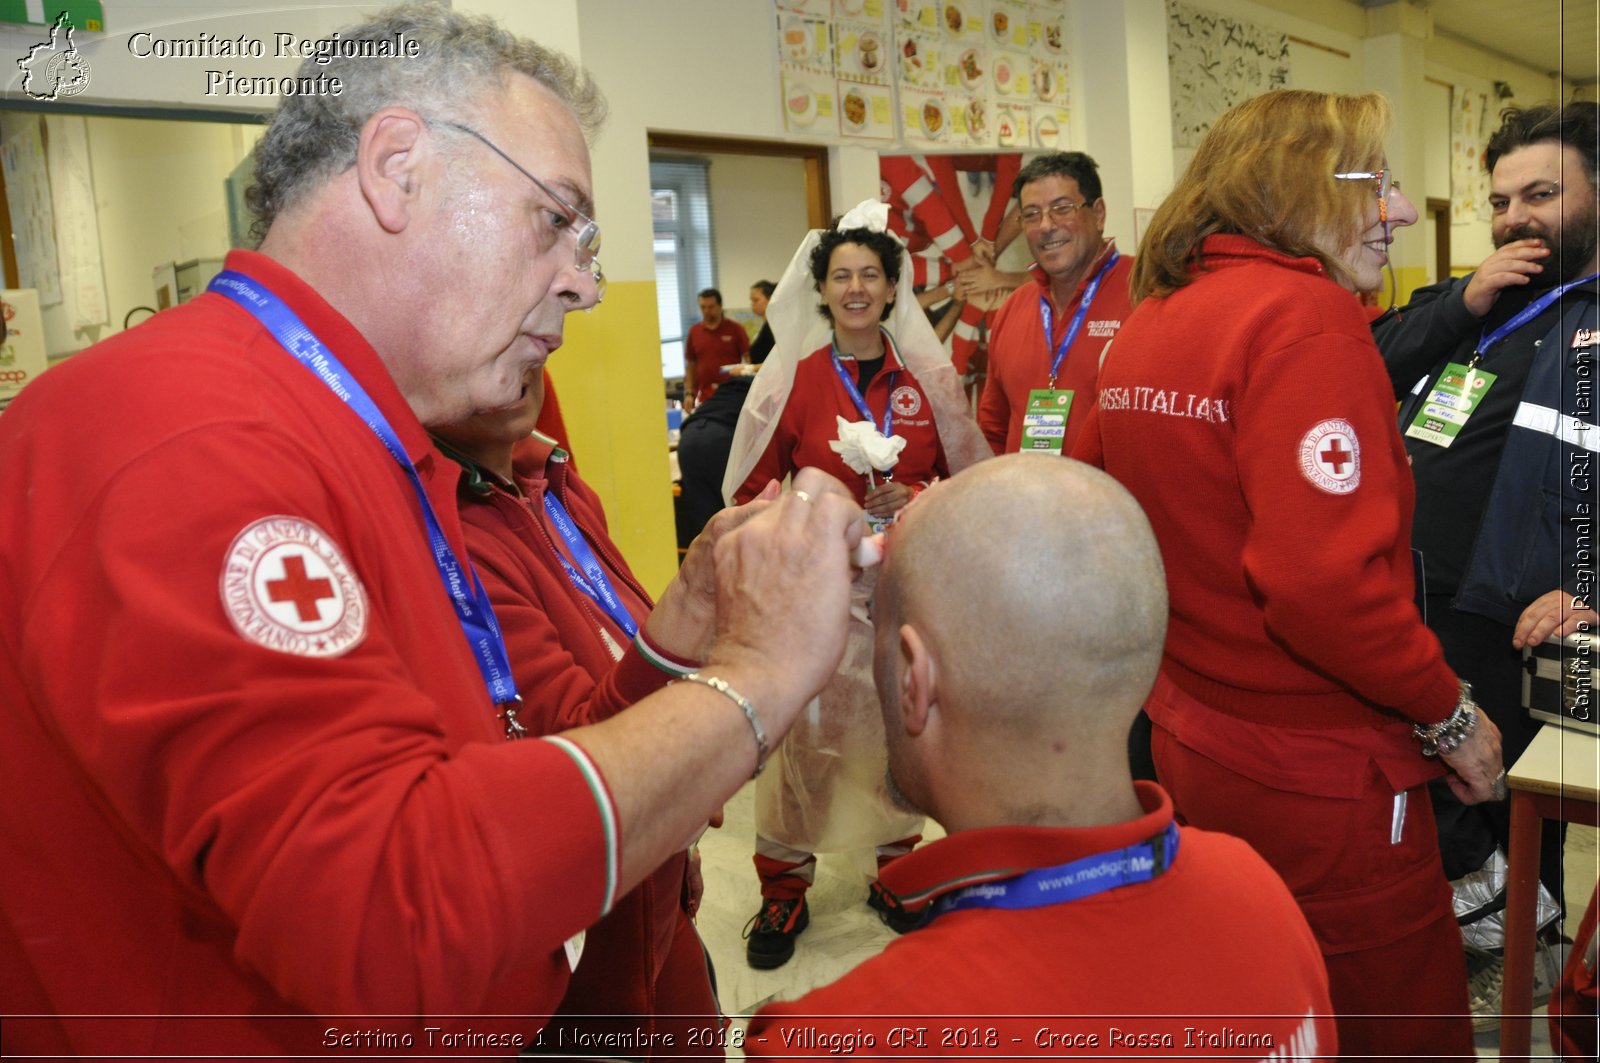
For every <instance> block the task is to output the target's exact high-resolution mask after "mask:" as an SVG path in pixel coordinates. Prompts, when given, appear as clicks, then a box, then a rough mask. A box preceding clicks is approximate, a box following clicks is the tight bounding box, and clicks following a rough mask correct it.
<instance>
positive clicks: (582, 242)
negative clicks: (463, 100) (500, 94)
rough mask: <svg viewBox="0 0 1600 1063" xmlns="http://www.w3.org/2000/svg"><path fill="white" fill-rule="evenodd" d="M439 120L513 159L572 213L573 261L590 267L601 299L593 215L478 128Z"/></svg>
mask: <svg viewBox="0 0 1600 1063" xmlns="http://www.w3.org/2000/svg"><path fill="white" fill-rule="evenodd" d="M436 124H438V125H442V126H444V127H445V128H446V129H454V130H455V131H456V132H458V133H465V134H466V135H467V136H469V137H471V138H472V139H474V140H476V141H477V142H478V143H480V144H482V145H483V146H484V147H486V148H488V149H489V150H490V151H492V152H494V153H495V154H496V155H498V156H500V157H501V158H502V159H504V160H505V161H506V162H508V163H510V164H511V167H512V168H513V169H514V170H516V171H517V172H518V173H520V174H521V175H522V176H524V177H526V178H527V179H528V180H530V181H532V182H533V183H534V184H535V185H537V186H538V187H539V190H540V191H541V192H543V193H544V194H545V195H547V196H549V197H550V198H551V199H553V200H555V201H556V205H557V206H559V207H560V208H561V209H562V210H564V211H566V212H567V213H569V214H571V215H572V216H573V217H572V218H563V219H562V223H563V224H564V225H565V226H566V227H567V228H568V229H572V230H573V231H575V232H576V233H577V246H576V248H575V251H574V258H573V261H574V262H575V263H576V264H577V266H578V268H579V269H584V270H588V271H589V276H591V277H593V278H594V286H595V301H596V302H599V301H600V300H601V299H602V298H604V296H605V294H606V275H605V274H604V273H603V272H601V269H600V225H599V223H598V222H596V221H595V220H594V219H593V218H591V217H589V215H587V214H585V213H584V212H583V211H581V210H579V209H578V208H577V207H574V206H573V205H572V204H571V203H568V202H567V201H566V200H565V199H563V198H562V197H561V196H560V194H559V193H557V192H556V190H555V189H553V188H551V187H550V186H549V185H547V184H545V183H544V182H543V181H541V180H539V179H538V178H537V177H535V176H533V174H531V173H529V172H528V171H527V170H524V169H523V168H522V166H521V164H520V163H518V162H517V160H516V159H513V158H512V157H511V156H509V155H507V154H506V153H505V152H503V151H501V150H500V148H499V146H498V145H496V144H495V142H494V141H492V140H490V139H489V138H488V137H486V136H484V135H483V134H482V133H480V132H478V131H477V130H476V129H473V128H471V127H469V126H464V125H461V124H460V123H458V122H447V121H443V120H440V121H438V122H437V123H436ZM574 219H576V220H574Z"/></svg>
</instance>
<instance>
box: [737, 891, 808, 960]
mask: <svg viewBox="0 0 1600 1063" xmlns="http://www.w3.org/2000/svg"><path fill="white" fill-rule="evenodd" d="M810 923H811V915H810V913H809V912H808V911H807V909H806V899H805V898H804V897H796V898H794V899H793V900H776V899H774V898H772V897H763V898H761V910H760V911H759V912H757V913H756V914H755V915H754V916H752V917H751V919H750V922H748V923H746V924H745V928H744V936H745V938H746V939H747V940H746V941H745V946H744V955H745V959H747V960H749V961H750V966H752V967H754V968H756V969H757V970H761V971H770V970H771V969H772V968H774V967H782V966H783V965H784V964H786V963H788V962H789V957H791V956H793V955H794V939H795V938H797V937H799V936H800V932H801V931H802V930H804V929H805V928H806V927H807V926H808V925H810Z"/></svg>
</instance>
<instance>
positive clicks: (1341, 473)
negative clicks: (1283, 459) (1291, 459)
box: [1300, 418, 1361, 495]
mask: <svg viewBox="0 0 1600 1063" xmlns="http://www.w3.org/2000/svg"><path fill="white" fill-rule="evenodd" d="M1300 471H1301V472H1302V473H1304V474H1305V477H1306V479H1307V480H1310V481H1311V485H1312V486H1313V487H1316V488H1319V489H1321V490H1323V491H1326V492H1328V493H1329V494H1330V495H1345V494H1349V493H1350V492H1351V491H1354V490H1355V489H1356V488H1357V487H1358V486H1359V485H1360V484H1361V443H1360V441H1359V440H1357V439H1356V430H1355V428H1354V426H1352V425H1351V424H1350V422H1349V421H1346V420H1343V419H1341V418H1334V419H1333V420H1328V421H1322V422H1320V423H1319V424H1316V425H1314V426H1313V427H1312V429H1311V431H1309V432H1307V433H1306V434H1305V435H1304V436H1302V437H1301V439H1300Z"/></svg>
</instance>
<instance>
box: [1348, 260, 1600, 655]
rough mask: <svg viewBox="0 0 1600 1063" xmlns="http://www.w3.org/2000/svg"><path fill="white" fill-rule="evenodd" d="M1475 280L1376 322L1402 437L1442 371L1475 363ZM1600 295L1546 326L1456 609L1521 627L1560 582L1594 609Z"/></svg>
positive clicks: (1561, 311) (1567, 302) (1575, 300)
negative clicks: (1468, 293) (1469, 294)
mask: <svg viewBox="0 0 1600 1063" xmlns="http://www.w3.org/2000/svg"><path fill="white" fill-rule="evenodd" d="M1469 279H1470V277H1462V278H1458V279H1456V280H1454V281H1449V282H1445V283H1443V284H1436V285H1431V286H1429V287H1427V288H1423V289H1419V290H1418V291H1417V292H1416V293H1415V294H1414V296H1413V298H1412V302H1411V304H1410V305H1408V306H1407V307H1406V308H1405V309H1404V310H1402V311H1401V312H1399V313H1398V314H1388V315H1385V316H1384V317H1383V318H1380V319H1379V320H1378V321H1376V322H1374V324H1373V333H1374V336H1375V337H1376V339H1377V341H1378V346H1379V348H1380V349H1381V350H1382V351H1383V354H1384V359H1385V361H1386V362H1387V363H1388V366H1389V375H1390V378H1391V379H1392V380H1393V381H1394V383H1395V387H1396V394H1397V395H1401V396H1403V397H1402V401H1401V404H1400V424H1401V428H1402V430H1404V427H1405V426H1406V425H1409V424H1410V423H1411V421H1412V419H1413V418H1414V417H1415V415H1416V411H1417V408H1418V406H1419V405H1420V404H1421V402H1422V400H1423V397H1424V396H1426V395H1427V393H1428V391H1429V389H1430V388H1431V386H1432V384H1433V383H1434V381H1435V380H1437V379H1438V376H1439V373H1440V372H1441V371H1442V370H1443V369H1444V367H1445V365H1446V364H1447V363H1449V362H1452V361H1458V362H1462V363H1463V364H1464V363H1466V362H1467V361H1468V360H1469V359H1470V358H1471V357H1472V350H1473V347H1474V344H1475V343H1476V341H1477V339H1478V334H1479V327H1480V324H1481V322H1480V321H1479V320H1478V319H1477V318H1475V317H1473V316H1472V314H1471V313H1470V312H1469V311H1468V310H1467V309H1466V306H1465V305H1464V304H1463V302H1462V292H1463V291H1464V290H1465V289H1466V286H1467V281H1468V280H1469ZM1597 288H1600V284H1597V282H1595V281H1590V282H1589V283H1587V284H1584V285H1580V286H1578V287H1576V288H1573V289H1571V290H1570V291H1568V292H1567V293H1566V294H1565V295H1564V296H1563V297H1562V298H1561V300H1560V301H1559V303H1558V304H1557V313H1556V315H1555V316H1554V317H1544V318H1542V319H1540V320H1541V321H1545V322H1550V324H1549V325H1548V326H1546V331H1545V333H1544V335H1543V336H1541V337H1539V338H1538V339H1537V340H1536V353H1535V355H1534V359H1533V363H1532V367H1531V368H1530V369H1529V372H1528V380H1527V383H1526V385H1525V386H1524V387H1523V391H1522V399H1521V402H1520V403H1519V404H1518V405H1517V407H1516V413H1515V415H1514V416H1513V418H1512V421H1511V423H1510V424H1509V425H1507V426H1506V442H1505V451H1504V453H1503V454H1502V456H1501V459H1500V466H1499V469H1498V471H1497V472H1496V474H1495V479H1494V484H1493V486H1492V487H1491V488H1490V494H1489V502H1488V505H1487V507H1486V508H1485V511H1484V517H1483V521H1482V523H1481V524H1479V526H1478V533H1477V537H1476V540H1475V541H1474V543H1473V547H1472V554H1471V557H1470V559H1469V560H1468V562H1467V565H1466V567H1465V570H1464V572H1463V575H1462V580H1461V586H1460V588H1459V590H1458V591H1457V594H1456V598H1455V601H1454V602H1453V604H1454V606H1455V607H1456V608H1457V609H1461V610H1463V611H1466V612H1471V613H1479V614H1481V615H1483V616H1487V617H1491V618H1493V619H1495V620H1497V621H1499V622H1501V623H1504V624H1508V625H1510V624H1515V623H1516V622H1517V618H1518V617H1519V616H1521V615H1522V611H1523V610H1524V609H1526V608H1527V606H1528V605H1529V604H1530V603H1531V602H1533V600H1534V599H1536V598H1538V597H1539V596H1540V595H1543V594H1545V593H1547V592H1549V591H1552V590H1555V589H1556V588H1558V587H1559V588H1561V589H1563V590H1565V591H1567V592H1568V593H1569V594H1573V595H1575V596H1576V597H1579V598H1581V599H1583V600H1584V601H1585V602H1586V603H1588V604H1590V605H1594V604H1595V601H1596V595H1595V590H1596V588H1595V568H1596V554H1595V531H1596V529H1595V521H1596V516H1597V495H1596V484H1597V482H1600V462H1597V460H1596V459H1597V455H1600V414H1597V410H1596V402H1597V391H1596V389H1597V385H1600V380H1597V377H1600V371H1597V364H1596V358H1597V355H1600V301H1597ZM1534 327H1537V326H1534ZM1419 376H1420V377H1421V379H1420V380H1419V379H1418V377H1419ZM1413 381H1415V382H1416V386H1415V387H1410V385H1411V384H1412V382H1413ZM1408 387H1409V392H1408V393H1406V389H1407V388H1408Z"/></svg>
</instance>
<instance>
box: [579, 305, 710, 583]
mask: <svg viewBox="0 0 1600 1063" xmlns="http://www.w3.org/2000/svg"><path fill="white" fill-rule="evenodd" d="M548 372H549V373H550V376H551V378H552V379H553V380H554V381H555V385H556V394H557V396H558V397H559V398H560V401H561V412H562V415H563V416H564V417H565V418H566V422H567V431H568V433H569V434H570V435H571V437H572V440H571V442H572V453H573V457H574V458H575V460H576V461H577V463H578V471H579V472H580V473H582V474H583V478H584V480H585V481H586V482H588V484H589V485H590V486H591V487H593V488H594V489H595V491H596V492H597V493H598V494H599V495H600V501H601V503H602V504H604V506H605V510H606V519H607V520H608V521H610V524H611V537H612V539H613V540H615V541H616V544H617V546H618V547H620V548H621V550H622V556H623V557H625V558H627V561H628V564H629V565H630V566H631V567H632V568H633V571H634V575H636V576H638V577H639V582H640V583H642V584H644V587H645V589H646V590H648V591H649V592H650V593H651V594H652V595H657V596H659V595H660V593H661V591H662V589H663V588H664V587H666V585H667V583H668V581H670V580H671V579H672V576H673V574H674V573H675V572H677V568H678V560H677V559H678V553H677V535H676V532H675V530H674V526H673V519H672V478H671V473H670V471H669V465H668V456H667V419H666V398H665V394H664V392H663V389H662V385H661V336H660V333H659V331H658V328H657V323H656V286H655V282H654V281H610V282H609V285H608V287H607V289H606V299H605V302H604V303H602V304H601V305H600V306H599V307H598V308H596V309H595V310H594V311H593V312H592V313H588V314H583V313H579V314H568V315H567V325H566V341H565V342H564V343H563V344H562V345H561V349H560V350H558V351H557V352H556V353H555V354H554V355H553V356H552V357H551V359H550V364H549V369H548Z"/></svg>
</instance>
